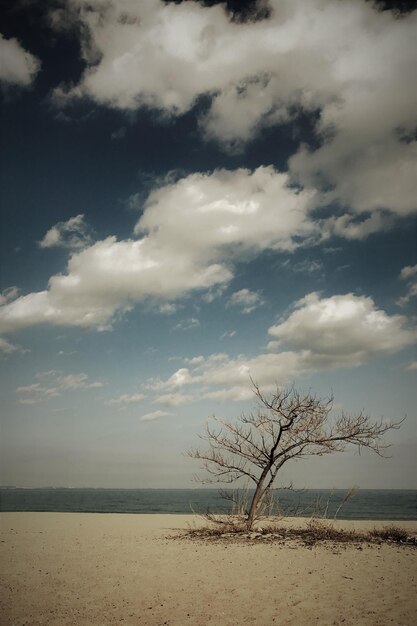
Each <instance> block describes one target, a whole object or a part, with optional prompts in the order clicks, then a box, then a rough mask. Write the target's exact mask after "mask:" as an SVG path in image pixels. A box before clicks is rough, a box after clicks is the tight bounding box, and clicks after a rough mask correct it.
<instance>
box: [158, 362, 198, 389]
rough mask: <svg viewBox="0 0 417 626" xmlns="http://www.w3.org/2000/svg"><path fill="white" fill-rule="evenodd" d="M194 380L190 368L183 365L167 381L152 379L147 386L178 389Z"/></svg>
mask: <svg viewBox="0 0 417 626" xmlns="http://www.w3.org/2000/svg"><path fill="white" fill-rule="evenodd" d="M191 382H193V379H192V376H191V374H190V370H189V369H188V368H187V367H182V368H181V369H179V370H177V371H176V372H174V374H172V376H170V377H169V378H168V379H167V380H166V381H162V380H161V379H159V378H157V379H151V380H149V381H148V383H147V386H148V388H149V389H154V390H155V389H169V390H171V389H178V388H179V387H183V386H184V385H188V384H190V383H191Z"/></svg>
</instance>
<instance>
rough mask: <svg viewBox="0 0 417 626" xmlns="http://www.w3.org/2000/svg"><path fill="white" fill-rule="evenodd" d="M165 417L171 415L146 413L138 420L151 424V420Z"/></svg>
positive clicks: (155, 412) (156, 412)
mask: <svg viewBox="0 0 417 626" xmlns="http://www.w3.org/2000/svg"><path fill="white" fill-rule="evenodd" d="M166 415H172V413H168V412H167V411H153V412H152V413H146V414H145V415H142V417H141V418H140V421H141V422H151V421H153V420H157V419H159V418H160V417H165V416H166Z"/></svg>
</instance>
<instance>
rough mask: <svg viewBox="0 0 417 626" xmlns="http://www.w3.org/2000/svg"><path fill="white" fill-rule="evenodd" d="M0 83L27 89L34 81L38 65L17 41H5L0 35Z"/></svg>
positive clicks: (36, 60)
mask: <svg viewBox="0 0 417 626" xmlns="http://www.w3.org/2000/svg"><path fill="white" fill-rule="evenodd" d="M0 59H1V63H0V81H2V82H3V83H5V84H6V85H19V86H21V87H27V86H28V85H30V84H31V83H32V81H33V80H34V79H35V76H36V74H37V73H38V71H39V68H40V63H39V61H38V59H37V58H36V57H34V56H33V55H32V54H30V52H27V51H26V50H25V49H24V48H22V46H21V44H20V43H19V42H18V41H17V39H5V38H4V37H3V35H2V34H1V33H0Z"/></svg>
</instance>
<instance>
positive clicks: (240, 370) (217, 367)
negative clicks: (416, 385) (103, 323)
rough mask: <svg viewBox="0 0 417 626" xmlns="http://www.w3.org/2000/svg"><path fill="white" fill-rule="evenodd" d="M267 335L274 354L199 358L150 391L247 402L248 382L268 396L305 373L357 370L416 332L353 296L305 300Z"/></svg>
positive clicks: (397, 347)
mask: <svg viewBox="0 0 417 626" xmlns="http://www.w3.org/2000/svg"><path fill="white" fill-rule="evenodd" d="M269 334H270V335H272V336H273V337H276V338H277V339H276V340H275V341H273V342H270V344H269V346H268V347H269V348H271V349H274V350H276V352H272V353H267V354H262V353H261V354H258V355H255V356H245V355H240V356H238V357H235V358H230V357H229V356H228V355H227V354H212V355H210V356H208V357H206V358H204V357H202V356H201V355H200V356H199V357H196V358H195V359H188V360H187V364H188V366H189V367H188V368H181V369H179V370H177V371H176V372H174V374H172V375H171V376H170V377H169V378H168V379H167V380H166V381H161V380H158V381H156V384H155V383H154V384H153V385H151V388H153V389H154V390H157V389H174V388H181V389H184V388H186V387H187V386H190V385H193V386H194V389H195V391H194V396H195V397H197V395H198V397H203V398H207V399H212V400H237V401H240V400H246V399H249V398H251V397H252V391H251V378H252V379H253V380H255V381H257V382H258V383H259V384H260V385H261V386H262V387H263V388H264V389H265V390H266V391H268V390H272V389H274V387H275V385H276V384H277V383H278V384H281V385H283V384H286V383H288V382H291V381H293V380H294V379H296V378H297V377H299V376H302V375H303V374H306V373H310V372H315V371H323V370H327V369H333V368H350V367H357V366H359V365H362V364H363V363H365V362H366V361H367V360H369V359H370V358H372V357H375V356H378V355H380V356H381V355H384V354H390V353H393V352H396V351H399V350H401V349H402V348H404V347H406V346H408V345H412V344H413V343H415V342H416V341H417V328H415V327H413V326H411V325H409V323H408V320H407V318H406V317H405V316H401V315H388V314H387V313H385V311H382V310H381V309H378V308H377V307H376V306H375V303H374V302H373V300H372V298H369V297H365V296H355V295H353V294H345V295H341V296H332V297H330V298H322V299H320V297H319V295H318V294H317V293H312V294H309V295H307V296H306V297H305V298H302V299H301V300H299V301H298V302H296V304H295V308H294V311H293V312H292V313H290V314H289V315H288V317H287V318H286V319H285V320H283V321H282V322H281V323H280V324H277V325H274V326H271V327H270V328H269ZM410 369H411V368H410Z"/></svg>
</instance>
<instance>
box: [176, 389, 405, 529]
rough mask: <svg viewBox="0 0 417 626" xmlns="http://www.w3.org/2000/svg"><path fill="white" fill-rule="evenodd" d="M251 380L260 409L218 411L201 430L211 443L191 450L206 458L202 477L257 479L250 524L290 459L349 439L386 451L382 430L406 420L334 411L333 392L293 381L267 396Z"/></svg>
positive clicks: (381, 452) (216, 480)
mask: <svg viewBox="0 0 417 626" xmlns="http://www.w3.org/2000/svg"><path fill="white" fill-rule="evenodd" d="M252 383H253V391H254V394H255V396H256V398H257V405H258V406H257V410H256V411H255V412H251V413H249V414H243V415H241V416H240V418H239V420H238V421H237V422H231V421H228V420H221V419H217V418H215V417H214V418H213V419H214V425H212V424H210V423H207V425H206V431H205V434H204V435H202V436H201V439H203V440H205V441H206V442H207V443H208V447H207V448H206V449H205V450H201V449H192V450H190V451H189V452H188V456H190V457H191V458H194V459H199V460H200V461H202V465H203V468H204V469H205V470H206V472H207V477H206V478H203V479H199V480H200V482H201V483H204V484H213V483H233V482H235V481H236V480H238V479H240V478H246V479H249V480H250V481H253V483H254V487H255V491H254V494H253V497H252V501H251V503H250V507H249V510H248V511H247V514H246V526H247V528H248V529H249V530H250V529H251V528H252V526H253V523H254V521H255V519H256V517H257V514H258V512H259V510H260V508H261V506H262V503H263V502H264V501H265V499H266V498H267V496H268V495H269V493H270V490H271V488H272V486H273V484H274V481H275V479H276V477H277V475H278V473H279V471H280V470H281V468H282V467H283V466H284V464H285V463H287V461H290V460H291V459H299V458H302V457H305V456H311V455H313V456H314V455H316V456H322V455H324V454H330V453H332V452H343V450H344V449H345V448H346V446H347V445H348V444H352V445H354V446H357V447H358V448H359V449H360V448H368V449H370V450H373V451H374V452H375V453H376V454H378V455H379V456H385V455H384V452H385V450H386V449H387V448H388V447H389V446H388V445H386V444H384V443H383V440H382V437H383V435H384V434H385V433H386V432H387V431H388V430H391V429H396V428H399V426H400V424H401V423H402V421H403V420H401V421H399V422H390V423H385V422H383V421H378V422H372V421H371V419H370V417H369V416H368V415H366V414H364V413H363V412H360V413H358V414H356V415H347V414H345V413H344V412H342V414H341V415H340V416H338V417H333V416H332V415H331V411H332V409H333V396H331V397H329V398H318V397H316V396H315V395H313V394H311V393H310V392H308V393H300V392H299V391H297V390H296V389H295V388H294V387H291V388H288V389H280V388H277V390H276V392H275V393H273V394H271V395H270V396H268V397H267V396H265V395H264V394H263V393H262V392H261V390H260V388H259V386H258V385H257V384H256V383H254V382H253V381H252Z"/></svg>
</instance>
